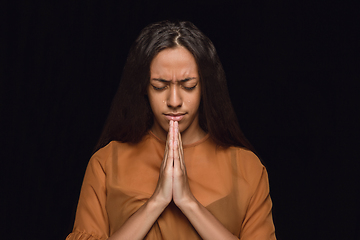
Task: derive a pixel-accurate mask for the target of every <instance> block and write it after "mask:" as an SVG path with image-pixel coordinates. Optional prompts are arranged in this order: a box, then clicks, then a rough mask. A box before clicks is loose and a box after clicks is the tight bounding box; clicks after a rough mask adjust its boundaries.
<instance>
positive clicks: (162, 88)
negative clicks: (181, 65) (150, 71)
mask: <svg viewBox="0 0 360 240" xmlns="http://www.w3.org/2000/svg"><path fill="white" fill-rule="evenodd" d="M151 86H152V87H153V89H154V90H158V91H160V90H164V89H166V88H167V87H168V85H166V86H164V87H156V86H154V85H152V84H151Z"/></svg>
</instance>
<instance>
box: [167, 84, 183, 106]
mask: <svg viewBox="0 0 360 240" xmlns="http://www.w3.org/2000/svg"><path fill="white" fill-rule="evenodd" d="M178 88H179V86H176V84H172V86H170V92H169V95H168V100H167V105H168V107H169V108H179V107H181V105H182V98H181V96H180V91H179V89H178Z"/></svg>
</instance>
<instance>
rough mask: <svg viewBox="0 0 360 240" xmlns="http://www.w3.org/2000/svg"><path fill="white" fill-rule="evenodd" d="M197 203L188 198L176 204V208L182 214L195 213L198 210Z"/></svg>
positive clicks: (193, 199)
mask: <svg viewBox="0 0 360 240" xmlns="http://www.w3.org/2000/svg"><path fill="white" fill-rule="evenodd" d="M199 204H200V203H199V202H198V201H197V200H196V199H195V198H188V199H186V200H182V201H181V202H179V203H176V206H177V207H178V208H179V209H180V210H181V211H182V212H183V213H185V212H189V211H196V209H197V208H199Z"/></svg>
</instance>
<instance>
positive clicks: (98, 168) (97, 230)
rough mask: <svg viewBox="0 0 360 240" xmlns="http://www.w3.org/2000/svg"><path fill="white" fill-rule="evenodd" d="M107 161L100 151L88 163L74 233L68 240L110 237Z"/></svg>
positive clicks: (95, 239) (99, 239)
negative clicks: (107, 209)
mask: <svg viewBox="0 0 360 240" xmlns="http://www.w3.org/2000/svg"><path fill="white" fill-rule="evenodd" d="M100 151H101V150H100ZM105 160H106V156H104V154H103V153H102V154H101V153H99V151H98V152H97V153H95V154H94V155H93V156H92V157H91V159H90V161H89V163H88V166H87V169H86V172H85V176H84V181H83V184H82V187H81V192H80V197H79V202H78V206H77V210H76V217H75V223H74V228H73V232H72V233H70V234H69V235H68V236H67V238H66V240H85V239H86V240H105V239H107V238H108V237H109V220H108V216H107V212H106V205H105V204H106V172H105Z"/></svg>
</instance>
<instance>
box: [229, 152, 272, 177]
mask: <svg viewBox="0 0 360 240" xmlns="http://www.w3.org/2000/svg"><path fill="white" fill-rule="evenodd" d="M229 150H230V151H231V152H232V153H231V154H232V155H234V156H233V158H234V160H235V161H236V167H237V171H238V172H239V174H241V175H242V177H243V178H244V179H246V180H247V181H248V182H253V184H256V182H258V181H259V180H260V179H261V178H262V176H263V174H264V172H265V174H266V169H265V167H264V165H263V164H262V163H261V161H260V159H259V157H258V156H256V154H255V153H253V152H252V151H250V150H247V149H245V148H241V147H230V148H229Z"/></svg>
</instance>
